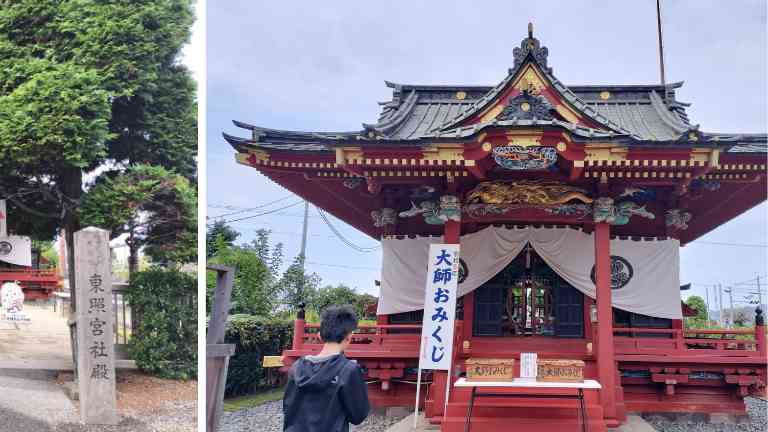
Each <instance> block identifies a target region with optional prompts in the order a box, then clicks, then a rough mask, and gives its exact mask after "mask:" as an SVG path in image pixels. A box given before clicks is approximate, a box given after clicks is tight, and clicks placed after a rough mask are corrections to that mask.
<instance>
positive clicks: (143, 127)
mask: <svg viewBox="0 0 768 432" xmlns="http://www.w3.org/2000/svg"><path fill="white" fill-rule="evenodd" d="M192 21H193V13H192V0H164V1H162V2H158V1H154V0H134V1H130V2H126V1H121V2H117V1H99V2H96V1H93V0H69V1H64V2H62V1H59V0H13V1H11V0H0V173H2V174H0V196H2V197H5V198H8V199H9V200H10V203H11V210H17V211H19V210H20V211H23V212H25V213H26V216H27V217H17V218H13V219H11V221H10V224H11V227H10V228H11V229H12V230H14V231H15V232H25V233H28V234H30V235H32V236H33V237H34V238H40V239H51V238H53V236H54V233H55V231H56V230H57V229H58V228H65V233H66V240H67V246H68V248H69V254H68V257H69V260H68V261H69V262H68V267H69V268H72V267H73V266H74V254H73V253H72V252H73V250H72V247H73V233H74V231H75V230H77V229H79V227H80V226H81V224H80V220H79V213H78V211H77V209H78V207H79V206H80V205H81V203H82V201H83V195H84V194H86V191H85V190H84V181H83V178H84V174H85V173H98V172H101V170H97V169H98V168H100V167H101V168H102V169H103V166H104V165H105V164H106V163H109V166H110V167H112V168H113V169H116V170H122V169H125V168H126V167H128V166H131V165H135V164H142V163H147V164H153V165H160V166H163V167H165V168H167V169H169V170H174V171H175V172H176V173H178V174H180V175H183V176H185V177H187V178H189V179H192V180H194V173H195V157H196V153H195V152H196V148H197V141H196V137H197V130H196V129H197V124H196V120H195V119H196V107H195V85H194V82H193V80H192V78H191V76H190V73H189V71H188V70H186V68H184V67H183V66H181V65H179V64H178V62H177V58H178V55H179V53H180V50H181V48H182V46H183V44H184V43H185V42H186V41H187V40H188V39H189V33H190V30H189V29H190V27H191V24H192ZM103 175H106V176H110V175H112V174H109V173H106V174H103ZM113 210H115V211H120V209H116V208H113ZM183 241H186V242H189V241H190V239H189V238H185V239H183ZM73 277H74V273H73V272H70V278H73Z"/></svg>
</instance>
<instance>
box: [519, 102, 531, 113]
mask: <svg viewBox="0 0 768 432" xmlns="http://www.w3.org/2000/svg"><path fill="white" fill-rule="evenodd" d="M520 109H521V110H523V111H525V112H528V111H530V110H531V104H529V103H528V102H523V103H522V104H520Z"/></svg>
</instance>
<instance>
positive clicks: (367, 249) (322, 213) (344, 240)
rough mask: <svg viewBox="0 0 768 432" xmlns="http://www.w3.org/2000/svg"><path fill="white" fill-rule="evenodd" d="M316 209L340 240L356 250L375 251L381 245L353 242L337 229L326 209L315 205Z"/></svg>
mask: <svg viewBox="0 0 768 432" xmlns="http://www.w3.org/2000/svg"><path fill="white" fill-rule="evenodd" d="M315 210H317V213H318V214H319V215H320V217H321V218H322V219H323V222H325V224H326V225H328V228H330V229H331V231H332V232H333V233H334V234H335V235H336V237H338V238H339V240H341V242H342V243H344V244H345V245H347V246H349V247H350V248H352V249H354V250H355V251H357V252H363V253H366V252H373V251H375V250H377V249H379V248H380V247H381V245H380V244H379V245H377V246H374V247H363V246H358V245H356V244H354V243H352V241H350V240H348V239H347V238H346V237H344V235H343V234H341V232H339V230H337V229H336V227H335V226H333V224H332V223H331V221H330V220H328V216H327V215H326V214H325V212H324V211H322V210H321V209H320V208H319V207H315Z"/></svg>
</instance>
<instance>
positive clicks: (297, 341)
mask: <svg viewBox="0 0 768 432" xmlns="http://www.w3.org/2000/svg"><path fill="white" fill-rule="evenodd" d="M304 324H305V323H304V304H303V303H302V304H301V305H299V311H298V313H297V314H296V320H295V321H294V322H293V343H292V344H291V349H293V350H297V349H301V346H302V345H304Z"/></svg>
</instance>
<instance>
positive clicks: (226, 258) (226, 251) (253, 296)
mask: <svg viewBox="0 0 768 432" xmlns="http://www.w3.org/2000/svg"><path fill="white" fill-rule="evenodd" d="M216 242H217V244H216V251H217V253H216V255H215V256H214V257H212V258H210V259H209V260H208V262H209V263H212V264H222V265H226V266H230V267H234V268H235V269H236V270H237V272H236V273H235V283H234V287H233V288H232V309H231V311H230V313H231V314H250V315H261V316H269V315H271V314H272V313H274V312H275V311H276V310H277V308H278V306H279V301H280V299H279V295H278V294H279V290H280V287H279V285H278V284H277V283H276V275H275V274H274V273H273V272H272V271H271V269H270V266H269V265H268V264H267V263H265V262H264V261H263V260H262V259H261V257H260V256H259V254H258V253H257V251H256V250H255V249H254V248H253V247H251V246H249V245H241V246H231V245H227V244H226V243H225V240H224V237H223V236H218V238H217V240H216ZM207 286H208V295H209V300H211V299H212V294H213V290H214V288H215V287H216V277H215V274H214V273H213V272H208V280H207ZM211 304H212V303H211V301H209V306H210V305H211Z"/></svg>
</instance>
